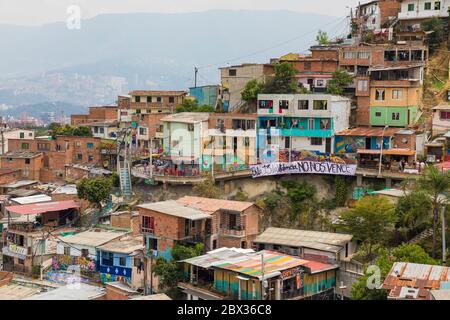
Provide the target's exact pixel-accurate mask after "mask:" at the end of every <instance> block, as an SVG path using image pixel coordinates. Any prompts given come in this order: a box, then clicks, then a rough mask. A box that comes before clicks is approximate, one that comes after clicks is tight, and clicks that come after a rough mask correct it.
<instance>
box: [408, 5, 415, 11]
mask: <svg viewBox="0 0 450 320" xmlns="http://www.w3.org/2000/svg"><path fill="white" fill-rule="evenodd" d="M408 11H414V3H410V4H408Z"/></svg>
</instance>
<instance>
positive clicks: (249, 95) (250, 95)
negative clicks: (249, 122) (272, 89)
mask: <svg viewBox="0 0 450 320" xmlns="http://www.w3.org/2000/svg"><path fill="white" fill-rule="evenodd" d="M263 88H264V83H262V82H260V81H258V80H256V79H253V80H250V81H248V82H247V83H246V84H245V87H244V90H242V93H241V97H242V100H244V101H246V102H247V103H248V104H249V105H251V106H256V101H257V100H258V94H259V93H261V92H262V90H263Z"/></svg>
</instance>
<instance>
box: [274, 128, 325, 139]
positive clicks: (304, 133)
mask: <svg viewBox="0 0 450 320" xmlns="http://www.w3.org/2000/svg"><path fill="white" fill-rule="evenodd" d="M281 135H282V136H284V137H317V138H331V137H332V136H333V130H331V129H316V130H305V129H296V128H295V129H294V128H293V129H281Z"/></svg>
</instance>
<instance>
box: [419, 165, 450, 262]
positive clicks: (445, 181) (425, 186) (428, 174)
mask: <svg viewBox="0 0 450 320" xmlns="http://www.w3.org/2000/svg"><path fill="white" fill-rule="evenodd" d="M418 188H419V189H420V190H422V191H423V192H424V193H425V194H426V195H427V197H428V199H429V200H430V202H431V209H432V213H433V216H432V219H433V220H432V221H433V249H432V250H433V258H436V249H437V248H436V245H437V228H438V221H439V213H440V210H441V209H442V207H443V206H444V205H445V203H446V202H447V198H448V196H449V190H450V172H449V171H445V172H442V171H440V170H439V169H438V168H436V167H434V166H428V167H427V168H426V169H425V174H424V175H423V176H422V177H421V178H420V179H419V181H418Z"/></svg>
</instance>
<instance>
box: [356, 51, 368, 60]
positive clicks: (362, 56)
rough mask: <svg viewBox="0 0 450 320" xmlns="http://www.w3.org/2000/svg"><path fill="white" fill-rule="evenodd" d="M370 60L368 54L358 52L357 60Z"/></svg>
mask: <svg viewBox="0 0 450 320" xmlns="http://www.w3.org/2000/svg"><path fill="white" fill-rule="evenodd" d="M369 58H370V52H365V51H363V52H358V59H369Z"/></svg>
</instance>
